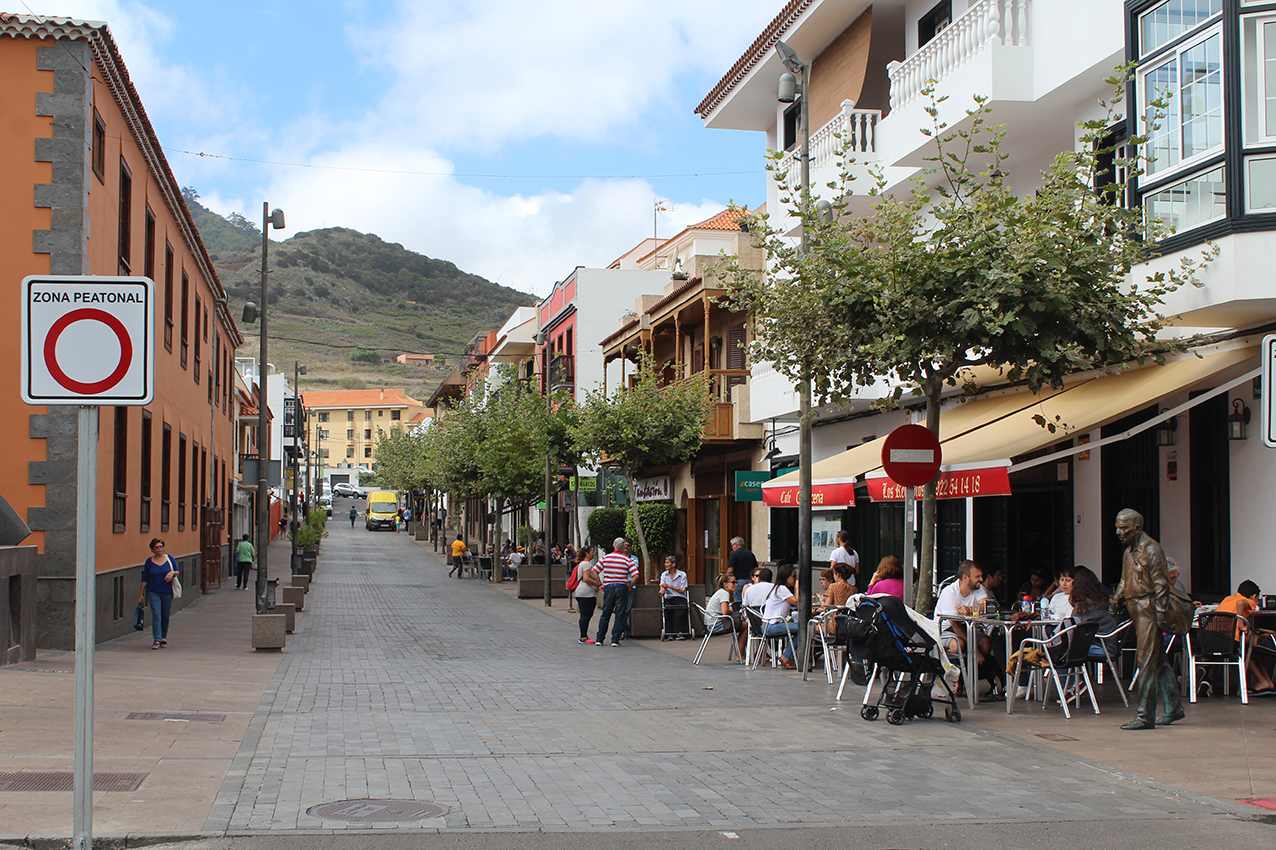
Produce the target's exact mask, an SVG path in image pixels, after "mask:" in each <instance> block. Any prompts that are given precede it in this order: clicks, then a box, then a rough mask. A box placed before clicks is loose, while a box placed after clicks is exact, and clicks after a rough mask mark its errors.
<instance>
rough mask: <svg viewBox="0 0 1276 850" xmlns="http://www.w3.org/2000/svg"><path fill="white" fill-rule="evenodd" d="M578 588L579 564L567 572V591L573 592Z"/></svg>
mask: <svg viewBox="0 0 1276 850" xmlns="http://www.w3.org/2000/svg"><path fill="white" fill-rule="evenodd" d="M578 587H580V564H577V565H576V566H574V567H572V568H571V569H570V570H568V572H567V589H568V590H572V591H574V590H575V589H576V588H578Z"/></svg>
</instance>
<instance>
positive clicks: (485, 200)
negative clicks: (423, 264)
mask: <svg viewBox="0 0 1276 850" xmlns="http://www.w3.org/2000/svg"><path fill="white" fill-rule="evenodd" d="M327 160H331V161H335V162H349V161H352V160H354V161H362V162H364V163H365V164H366V166H367V167H368V168H369V169H375V168H378V167H380V168H386V169H396V170H400V171H439V170H443V169H444V168H445V167H446V165H447V163H446V162H445V161H443V160H440V159H439V158H438V156H437V155H435V154H432V153H430V152H428V151H423V150H422V149H420V148H418V147H397V148H396V147H394V146H393V145H390V144H371V143H369V144H363V145H359V146H351V147H347V148H344V149H343V150H342V151H341V152H339V153H334V154H331V155H327V156H323V157H319V158H317V159H316V162H320V163H322V162H324V161H327ZM269 195H270V200H271V204H272V205H278V206H279V207H281V208H283V209H284V210H285V211H286V213H287V218H288V222H289V229H288V232H289V233H296V232H298V231H301V230H311V229H315V228H318V227H321V226H324V225H325V224H326V225H327V226H335V225H340V226H345V227H353V228H355V229H358V230H362V231H365V232H372V233H376V234H377V235H379V236H381V237H382V238H383V239H386V240H388V241H391V242H400V243H402V244H404V245H406V246H407V247H409V248H411V249H413V250H415V251H419V252H421V253H424V254H427V255H429V256H432V257H439V258H443V259H447V260H450V261H452V262H454V263H456V264H457V265H458V266H459V267H460V268H462V269H464V270H466V271H470V272H474V273H475V274H479V275H482V276H483V277H486V278H488V279H489V280H494V281H497V282H499V283H501V284H503V285H505V286H511V287H514V288H515V289H520V290H522V291H525V292H533V293H536V294H544V293H546V292H547V291H548V290H549V288H550V286H551V284H552V283H553V282H555V281H557V280H560V279H562V278H563V277H565V276H566V275H568V274H569V273H570V272H571V270H572V269H573V268H574V267H575V266H576V265H588V266H602V265H606V264H607V263H609V262H611V261H612V260H613V259H615V258H616V257H617V256H619V254H620V253H622V252H623V251H625V250H627V249H628V248H630V247H632V245H633V244H635V243H637V242H638V241H639V240H640V239H642V238H644V237H645V236H647V235H649V234H650V233H651V225H652V221H651V210H652V206H651V205H652V198H653V196H654V190H653V188H652V186H651V185H650V184H649V183H647V182H646V181H643V180H587V181H584V182H582V183H580V184H579V185H578V186H576V187H575V188H573V189H572V190H571V191H567V192H558V191H553V190H547V191H545V192H541V193H539V194H535V195H511V196H505V195H500V194H496V193H493V192H489V191H486V190H483V189H479V188H476V187H473V186H468V185H465V184H464V183H461V182H460V181H458V180H455V179H453V178H451V177H424V176H404V175H403V174H378V173H375V172H369V171H324V172H322V179H316V172H315V171H311V170H307V169H295V170H291V171H289V172H287V173H286V174H285V175H284V176H282V177H281V178H280V179H278V180H276V181H275V183H274V185H272V187H271V189H270V193H269ZM205 200H206V201H207V202H208V203H209V205H210V207H211V208H213V209H217V210H218V211H221V212H229V211H232V210H234V209H242V207H238V206H236V202H235V201H234V200H229V201H228V200H227V199H223V198H220V197H214V198H206V199H205ZM248 208H249V209H250V210H256V209H257V208H256V207H255V206H252V205H251V204H249V205H248ZM721 209H722V206H721V205H720V204H717V203H715V202H705V203H703V204H679V205H676V206H674V207H673V208H672V209H671V210H670V212H669V213H668V214H665V215H663V216H662V219H661V224H660V233H661V235H662V236H671V235H673V234H674V233H675V232H676V231H677V230H679V229H681V228H682V227H684V226H686V225H687V224H690V223H694V222H696V221H701V220H703V219H705V218H708V217H709V216H711V215H713V214H715V213H717V212H719V211H720V210H721ZM246 214H247V213H246ZM250 217H252V218H254V219H255V218H256V213H255V212H254V213H252V214H251V215H250Z"/></svg>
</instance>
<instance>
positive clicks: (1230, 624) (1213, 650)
mask: <svg viewBox="0 0 1276 850" xmlns="http://www.w3.org/2000/svg"><path fill="white" fill-rule="evenodd" d="M1242 623H1244V624H1245V625H1246V626H1248V623H1245V621H1243V620H1241V618H1240V617H1237V616H1236V615H1235V614H1232V613H1230V612H1227V611H1210V612H1208V613H1205V614H1198V615H1197V617H1196V625H1194V626H1193V627H1192V629H1191V631H1189V632H1188V633H1187V664H1188V678H1189V680H1190V683H1191V684H1190V687H1189V691H1190V693H1189V694H1188V698H1189V699H1190V700H1191V701H1192V702H1196V680H1197V679H1196V671H1197V668H1198V667H1209V666H1215V667H1223V668H1224V674H1223V693H1227V692H1228V681H1229V678H1228V676H1227V674H1226V668H1227V667H1229V666H1231V665H1235V666H1236V669H1237V670H1238V671H1239V673H1240V680H1241V703H1242V704H1243V705H1249V687H1248V684H1247V682H1246V681H1245V666H1246V663H1247V662H1248V660H1249V659H1248V658H1246V652H1245V644H1246V641H1245V640H1244V637H1245V635H1244V633H1243V632H1241V638H1240V639H1237V633H1238V631H1239V630H1240V629H1241V625H1242Z"/></svg>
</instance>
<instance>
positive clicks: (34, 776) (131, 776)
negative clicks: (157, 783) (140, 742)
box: [0, 770, 150, 791]
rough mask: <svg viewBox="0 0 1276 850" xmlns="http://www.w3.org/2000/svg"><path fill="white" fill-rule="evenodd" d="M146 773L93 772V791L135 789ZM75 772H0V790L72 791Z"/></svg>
mask: <svg viewBox="0 0 1276 850" xmlns="http://www.w3.org/2000/svg"><path fill="white" fill-rule="evenodd" d="M149 775H150V774H147V773H95V774H93V790H94V791H136V790H137V789H138V787H139V786H140V785H141V784H142V782H143V781H145V779H146V777H147V776H149ZM74 790H75V774H73V773H72V772H71V771H69V770H59V771H47V772H35V771H32V772H29V773H0V791H74Z"/></svg>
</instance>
